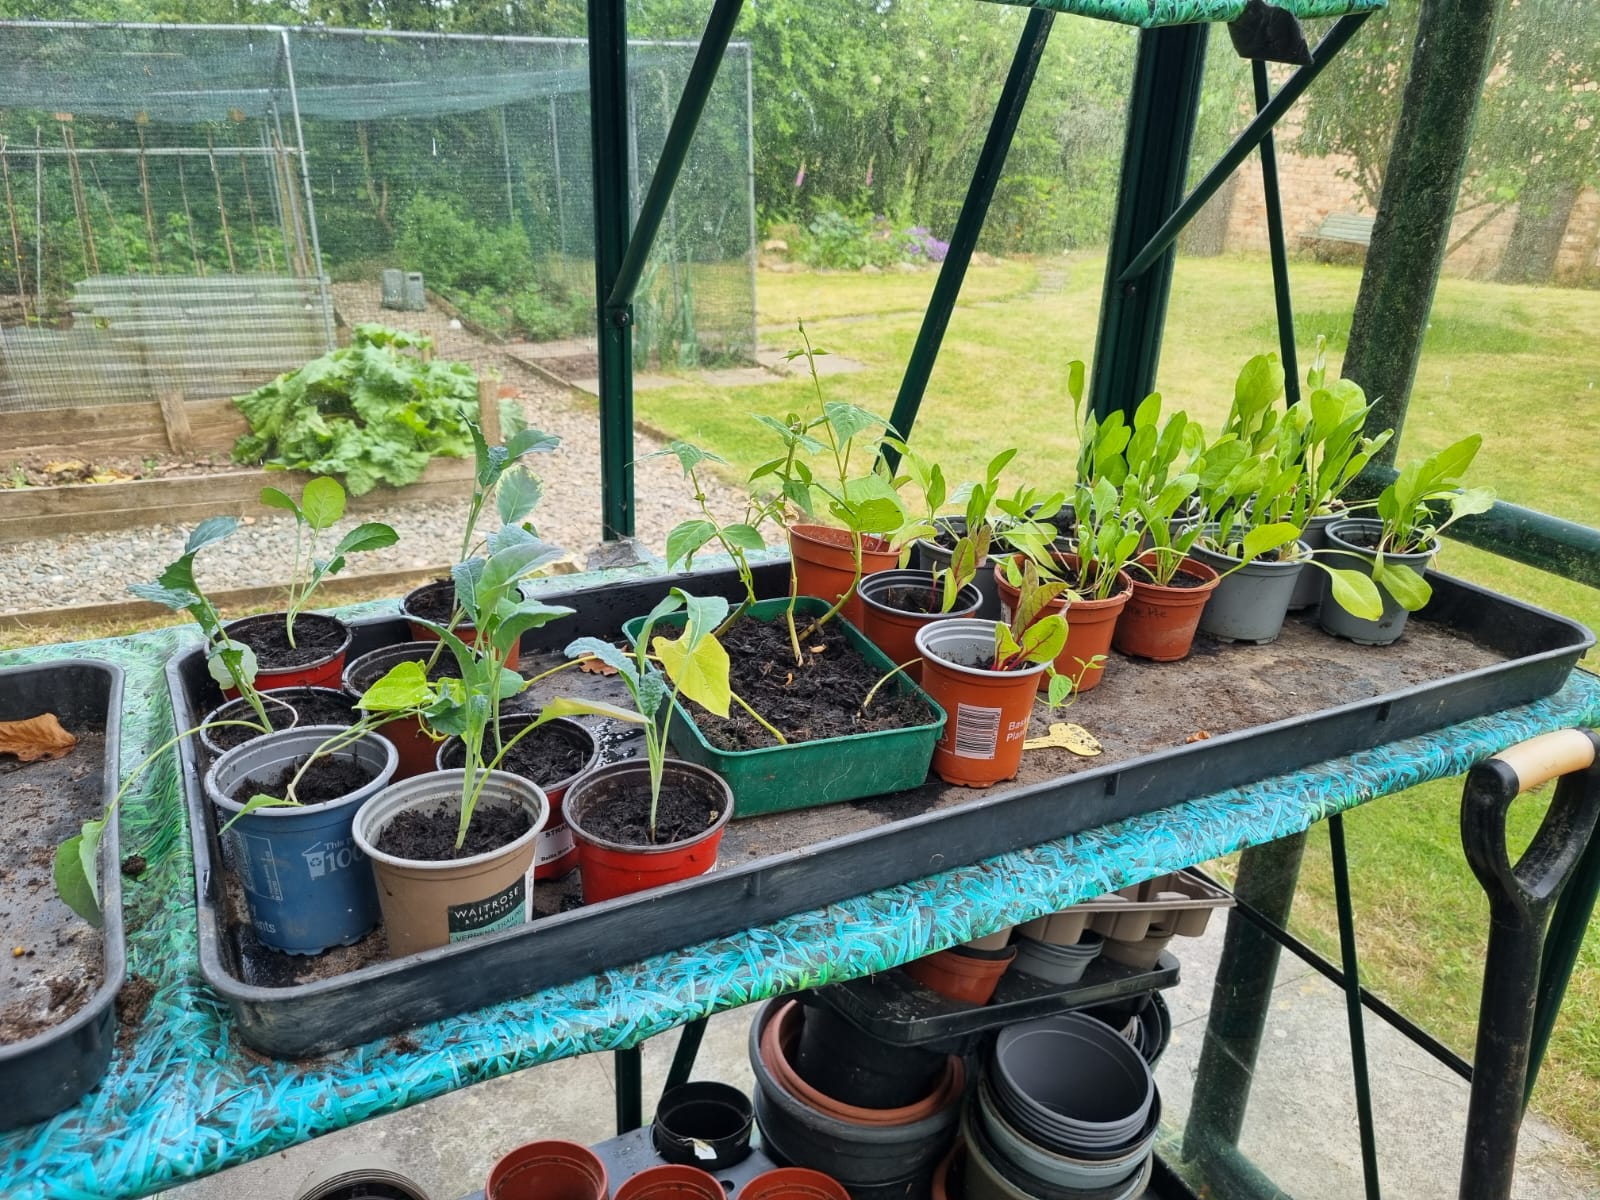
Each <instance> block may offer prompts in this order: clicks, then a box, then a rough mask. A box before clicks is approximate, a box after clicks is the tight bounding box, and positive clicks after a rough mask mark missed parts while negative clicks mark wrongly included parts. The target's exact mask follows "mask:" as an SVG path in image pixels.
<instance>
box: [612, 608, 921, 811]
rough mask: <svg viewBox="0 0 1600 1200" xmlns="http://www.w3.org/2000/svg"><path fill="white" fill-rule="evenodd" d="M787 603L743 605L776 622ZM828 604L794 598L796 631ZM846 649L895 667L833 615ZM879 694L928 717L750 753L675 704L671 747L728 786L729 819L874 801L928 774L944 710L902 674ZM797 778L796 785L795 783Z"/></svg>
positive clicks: (662, 626) (883, 667) (633, 634)
mask: <svg viewBox="0 0 1600 1200" xmlns="http://www.w3.org/2000/svg"><path fill="white" fill-rule="evenodd" d="M788 603H789V602H788V601H787V600H763V601H762V602H761V603H759V604H754V605H751V607H750V612H749V613H748V614H747V615H748V618H749V619H752V620H757V621H776V620H781V619H782V614H783V612H784V610H785V609H786V608H787V607H788ZM830 607H831V606H830V605H829V604H828V603H827V602H826V601H823V600H818V599H815V598H814V597H811V596H802V597H800V598H799V599H798V600H796V601H795V620H796V621H797V623H798V624H799V626H800V628H804V626H805V623H806V622H807V621H810V620H812V619H813V618H815V617H820V616H822V615H823V614H824V613H826V612H827V611H828V609H829V608H830ZM838 621H839V628H840V629H842V630H843V631H844V636H845V641H846V642H847V643H848V644H849V646H850V648H851V649H852V650H854V651H855V652H856V653H857V654H859V655H860V656H861V657H862V658H864V659H865V660H866V661H867V662H868V664H870V665H871V666H872V668H873V669H874V670H875V671H876V672H877V673H878V675H879V676H880V677H881V676H885V675H888V674H889V672H891V671H893V670H894V668H895V664H894V662H893V660H891V659H890V658H889V656H888V655H886V654H885V653H884V652H883V651H882V650H879V649H878V648H877V647H876V646H874V645H873V644H872V643H871V642H869V641H868V640H867V638H866V635H865V634H863V633H862V632H861V631H860V630H859V629H857V628H856V627H855V626H854V625H852V624H850V622H848V621H846V620H845V619H844V617H843V616H842V615H841V616H840V617H839V618H838ZM643 624H644V618H643V617H642V616H640V617H637V618H635V619H634V620H632V621H629V622H628V623H627V624H626V625H624V626H623V631H624V632H625V633H626V634H627V635H628V640H629V642H630V643H636V642H637V640H638V637H639V629H640V627H641V626H642V625H643ZM656 628H657V629H658V630H661V631H663V632H666V631H669V630H678V629H682V628H683V619H682V617H681V616H678V617H677V619H676V620H674V618H673V617H670V616H669V617H667V618H666V619H664V620H662V621H661V622H659V623H658V624H657V626H656ZM884 688H885V690H886V691H889V692H893V693H895V694H898V695H910V696H915V697H916V698H918V699H919V700H921V701H922V702H923V703H925V704H926V705H927V707H928V712H929V714H930V718H929V720H927V721H926V722H924V723H922V724H920V725H909V726H906V727H904V728H901V729H880V730H876V731H874V732H872V733H855V734H850V735H849V736H847V737H835V738H817V739H815V740H813V741H808V742H795V743H793V744H791V745H787V746H763V747H760V748H758V749H755V750H724V749H722V748H720V747H718V746H714V745H712V744H711V742H710V741H708V740H707V739H706V735H705V733H704V731H703V730H702V729H701V728H700V726H699V724H698V723H697V722H696V720H695V717H694V714H693V713H692V712H691V711H690V709H689V706H688V705H687V704H684V703H682V702H681V701H680V702H678V704H677V706H676V712H675V719H674V722H673V725H672V727H671V731H670V732H671V737H672V748H673V749H674V750H676V751H677V752H678V755H679V756H680V757H682V758H686V759H688V760H689V761H690V762H692V763H698V764H699V765H700V766H702V767H708V768H710V769H711V770H713V771H715V772H716V773H717V774H718V775H721V776H722V777H723V779H725V780H727V782H728V786H729V787H730V788H732V789H733V815H734V816H735V817H756V816H760V815H761V814H762V813H773V812H784V811H787V810H789V809H794V808H819V807H822V806H823V805H828V804H839V803H841V802H843V801H845V800H860V799H863V798H865V797H868V796H882V795H886V794H887V793H889V792H899V791H904V790H906V789H907V788H914V787H916V786H918V785H919V784H920V783H922V781H923V780H924V779H926V778H927V776H928V764H929V762H931V761H932V760H933V744H934V743H935V742H936V741H938V740H939V733H940V731H941V730H943V729H944V722H945V715H944V711H943V710H942V709H940V707H939V706H938V705H937V704H935V703H934V702H933V699H932V698H931V697H930V696H929V695H928V693H927V692H925V691H923V690H922V689H921V688H920V687H918V686H917V685H916V684H915V683H913V682H911V680H910V679H908V678H907V677H906V675H905V673H904V672H901V673H900V674H898V675H896V676H894V677H893V678H892V679H890V680H889V682H888V683H886V684H885V685H884ZM799 780H804V781H805V783H804V786H799V787H797V786H796V782H797V781H799Z"/></svg>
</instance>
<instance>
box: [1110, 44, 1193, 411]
mask: <svg viewBox="0 0 1600 1200" xmlns="http://www.w3.org/2000/svg"><path fill="white" fill-rule="evenodd" d="M1208 32H1209V27H1208V26H1206V25H1203V24H1199V25H1173V26H1168V27H1165V28H1161V29H1146V30H1143V31H1142V32H1141V33H1140V34H1139V50H1138V57H1137V59H1136V60H1135V63H1134V68H1133V90H1132V92H1131V93H1130V95H1129V97H1128V129H1127V134H1126V136H1125V138H1124V141H1123V150H1122V175H1121V182H1120V183H1119V185H1118V188H1117V210H1116V215H1115V216H1114V217H1113V218H1112V225H1111V246H1110V249H1109V250H1108V251H1107V253H1106V281H1105V290H1104V293H1103V295H1102V297H1101V301H1100V332H1099V337H1098V339H1097V340H1096V342H1095V352H1094V379H1093V382H1092V385H1091V389H1090V397H1091V402H1092V403H1093V405H1094V411H1095V412H1096V413H1098V414H1099V415H1101V416H1105V415H1106V414H1108V413H1110V412H1112V411H1114V410H1116V409H1123V410H1124V411H1126V412H1128V413H1129V414H1130V415H1131V414H1132V412H1133V410H1134V408H1135V406H1137V405H1138V403H1139V401H1140V400H1142V399H1144V397H1145V396H1147V395H1148V394H1149V393H1150V391H1151V389H1152V388H1153V387H1154V386H1155V379H1156V361H1157V360H1158V359H1159V358H1160V356H1161V327H1162V325H1163V324H1164V323H1165V321H1166V317H1167V297H1168V295H1169V294H1170V293H1171V291H1172V267H1173V260H1174V257H1175V255H1174V254H1173V252H1172V251H1171V250H1170V249H1169V250H1167V251H1166V252H1165V253H1163V254H1161V255H1160V257H1159V259H1158V260H1154V261H1153V262H1152V264H1151V265H1150V268H1149V269H1148V270H1146V271H1144V272H1143V273H1142V274H1141V275H1140V276H1139V277H1138V278H1137V279H1125V277H1126V273H1127V267H1128V264H1130V263H1131V262H1132V261H1133V259H1134V255H1135V254H1136V253H1137V252H1138V251H1139V249H1140V247H1142V246H1144V245H1145V244H1146V243H1147V242H1148V241H1149V240H1150V238H1151V236H1152V235H1153V234H1154V233H1155V232H1156V230H1157V229H1159V228H1160V226H1161V223H1162V222H1163V221H1164V220H1165V219H1166V217H1167V214H1169V213H1171V212H1172V211H1173V209H1174V208H1176V207H1177V205H1178V201H1179V200H1181V199H1182V197H1183V185H1184V182H1185V179H1186V177H1187V175H1188V170H1189V147H1190V144H1191V143H1192V142H1193V140H1194V126H1195V118H1196V116H1197V115H1198V113H1199V111H1200V83H1201V80H1202V79H1203V78H1204V77H1205V69H1206V37H1207V34H1208Z"/></svg>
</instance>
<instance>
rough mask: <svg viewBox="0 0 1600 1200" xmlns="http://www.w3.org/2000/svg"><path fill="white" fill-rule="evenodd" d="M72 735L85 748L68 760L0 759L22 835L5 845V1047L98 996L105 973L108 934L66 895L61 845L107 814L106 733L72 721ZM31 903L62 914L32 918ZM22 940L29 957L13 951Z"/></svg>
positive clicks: (1, 1018) (1, 1039)
mask: <svg viewBox="0 0 1600 1200" xmlns="http://www.w3.org/2000/svg"><path fill="white" fill-rule="evenodd" d="M68 732H69V733H75V734H76V735H77V738H78V744H77V745H76V746H74V747H73V748H72V749H71V750H70V751H69V752H68V753H67V754H66V755H65V756H64V757H62V758H57V759H45V760H41V761H39V762H32V763H19V762H17V761H16V760H14V759H12V758H9V757H8V758H0V800H3V802H4V804H5V814H6V822H7V825H8V826H9V827H10V828H11V829H12V831H13V833H12V834H11V835H10V836H8V837H6V838H5V839H4V841H3V844H0V925H3V926H4V928H5V929H6V942H7V946H6V952H5V953H4V954H0V996H4V997H5V1003H4V1006H3V1007H0V1045H3V1044H8V1043H11V1042H20V1041H22V1039H24V1038H30V1037H32V1036H33V1035H34V1034H36V1033H40V1032H42V1031H44V1030H46V1029H49V1028H50V1027H51V1026H54V1025H59V1024H60V1023H61V1022H63V1021H65V1020H66V1019H67V1018H68V1017H70V1016H72V1015H73V1014H74V1013H76V1012H77V1011H78V1010H79V1009H81V1008H82V1007H83V1006H84V1004H86V1003H87V1002H88V1000H89V997H90V996H92V995H94V992H95V989H96V988H98V987H99V986H100V981H101V978H102V976H103V971H102V967H101V960H102V958H103V956H104V950H103V947H102V946H101V941H100V931H99V930H98V929H96V928H94V927H93V926H92V925H89V924H88V923H87V922H85V921H83V920H82V919H80V918H79V917H77V916H74V915H73V913H72V911H71V910H70V909H68V908H67V906H66V905H64V904H62V903H61V901H59V900H57V899H56V897H55V887H54V885H53V884H52V883H51V868H52V865H53V864H54V862H55V848H56V845H57V844H58V843H60V842H62V841H64V840H65V839H67V838H69V837H71V836H72V835H73V834H75V833H77V832H78V828H79V826H81V825H82V824H83V822H84V821H86V820H88V819H89V818H91V817H95V816H98V815H99V810H100V804H101V800H100V771H101V765H102V761H103V759H104V757H105V735H104V734H102V733H89V732H83V731H80V730H74V729H71V728H70V727H69V728H68ZM18 834H21V835H22V836H17V835H18ZM29 909H34V910H40V909H59V910H60V911H59V912H37V915H34V916H31V917H30V916H28V915H25V913H26V911H27V910H29ZM40 918H43V920H41V919H40ZM14 931H15V932H14ZM13 946H21V947H22V948H23V953H22V954H21V955H20V956H18V955H15V954H13V953H12V952H11V948H12V947H13Z"/></svg>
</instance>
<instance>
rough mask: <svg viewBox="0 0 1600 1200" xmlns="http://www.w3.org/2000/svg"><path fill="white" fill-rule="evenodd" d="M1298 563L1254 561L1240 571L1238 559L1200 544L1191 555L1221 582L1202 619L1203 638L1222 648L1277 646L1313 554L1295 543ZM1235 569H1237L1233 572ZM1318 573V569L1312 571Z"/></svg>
mask: <svg viewBox="0 0 1600 1200" xmlns="http://www.w3.org/2000/svg"><path fill="white" fill-rule="evenodd" d="M1295 544H1296V546H1297V547H1298V548H1299V555H1300V556H1299V557H1298V558H1296V559H1293V560H1291V561H1288V562H1263V561H1262V560H1261V559H1259V558H1258V559H1256V560H1255V561H1254V562H1252V563H1248V564H1246V565H1245V566H1242V567H1241V566H1239V561H1240V560H1239V559H1237V558H1234V557H1233V556H1231V555H1228V554H1219V553H1217V552H1216V551H1215V550H1208V549H1206V548H1205V547H1204V546H1202V545H1200V544H1199V543H1198V542H1197V543H1195V545H1194V547H1193V548H1192V549H1191V550H1190V551H1189V556H1190V557H1191V558H1197V559H1199V560H1200V561H1201V562H1203V563H1205V565H1206V566H1208V567H1210V568H1211V569H1212V570H1214V571H1216V573H1217V574H1218V575H1221V576H1222V578H1221V579H1219V580H1218V581H1217V587H1216V590H1215V591H1213V592H1212V593H1211V600H1210V602H1209V603H1207V604H1206V606H1205V608H1204V609H1203V610H1202V611H1201V613H1200V632H1201V633H1205V634H1209V635H1210V636H1212V637H1214V638H1217V639H1218V640H1220V641H1224V642H1249V643H1253V644H1254V645H1257V646H1264V645H1266V644H1267V643H1268V642H1274V641H1277V639H1278V635H1279V634H1280V633H1282V632H1283V622H1284V619H1285V618H1286V617H1287V616H1288V615H1289V600H1290V597H1292V596H1293V595H1294V590H1295V587H1296V585H1297V584H1298V583H1299V581H1300V575H1301V572H1302V571H1303V570H1304V568H1305V557H1306V555H1307V554H1309V553H1310V550H1309V548H1308V547H1307V546H1306V545H1305V543H1304V542H1297V543H1295ZM1235 568H1237V569H1235ZM1311 569H1312V570H1316V568H1315V567H1313V568H1311Z"/></svg>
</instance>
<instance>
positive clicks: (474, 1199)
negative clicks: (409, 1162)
mask: <svg viewBox="0 0 1600 1200" xmlns="http://www.w3.org/2000/svg"><path fill="white" fill-rule="evenodd" d="M754 1136H756V1137H760V1133H759V1131H757V1132H756V1133H755V1134H754ZM589 1149H591V1150H593V1151H594V1153H595V1157H596V1158H598V1159H599V1160H600V1161H601V1162H603V1163H604V1164H605V1167H606V1182H607V1184H609V1185H610V1188H611V1194H612V1195H613V1196H615V1195H616V1194H617V1189H618V1188H619V1187H621V1186H622V1185H623V1184H624V1183H626V1182H627V1181H628V1180H629V1179H632V1178H633V1177H634V1176H635V1175H637V1174H638V1173H639V1172H640V1171H647V1170H649V1169H650V1168H651V1167H659V1166H663V1165H665V1164H666V1161H667V1160H666V1159H664V1158H662V1157H661V1155H659V1154H657V1153H656V1148H655V1147H654V1146H653V1145H651V1143H650V1126H648V1125H646V1126H644V1127H643V1128H642V1129H634V1130H631V1131H629V1132H628V1133H624V1134H622V1135H621V1136H620V1137H614V1138H612V1139H610V1140H609V1141H605V1142H598V1143H596V1144H595V1145H593V1146H590V1147H589ZM777 1169H778V1164H777V1163H775V1162H773V1161H772V1160H771V1159H770V1158H768V1157H767V1156H766V1155H765V1154H763V1153H762V1152H761V1147H760V1146H751V1147H750V1157H749V1158H746V1159H745V1160H744V1161H743V1162H740V1163H735V1164H734V1165H733V1166H731V1167H722V1168H720V1169H718V1170H715V1171H712V1172H711V1174H712V1175H714V1176H716V1179H717V1182H718V1183H720V1184H721V1185H722V1190H723V1192H724V1193H725V1194H726V1195H728V1196H729V1197H733V1196H737V1195H738V1194H739V1191H740V1189H741V1188H743V1187H744V1185H745V1184H747V1183H749V1182H750V1181H751V1180H752V1179H754V1178H755V1177H756V1176H757V1175H761V1174H763V1173H765V1172H767V1171H775V1170H777ZM461 1200H484V1194H483V1192H482V1191H481V1190H479V1191H476V1192H470V1193H468V1194H467V1195H465V1196H463V1197H461Z"/></svg>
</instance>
